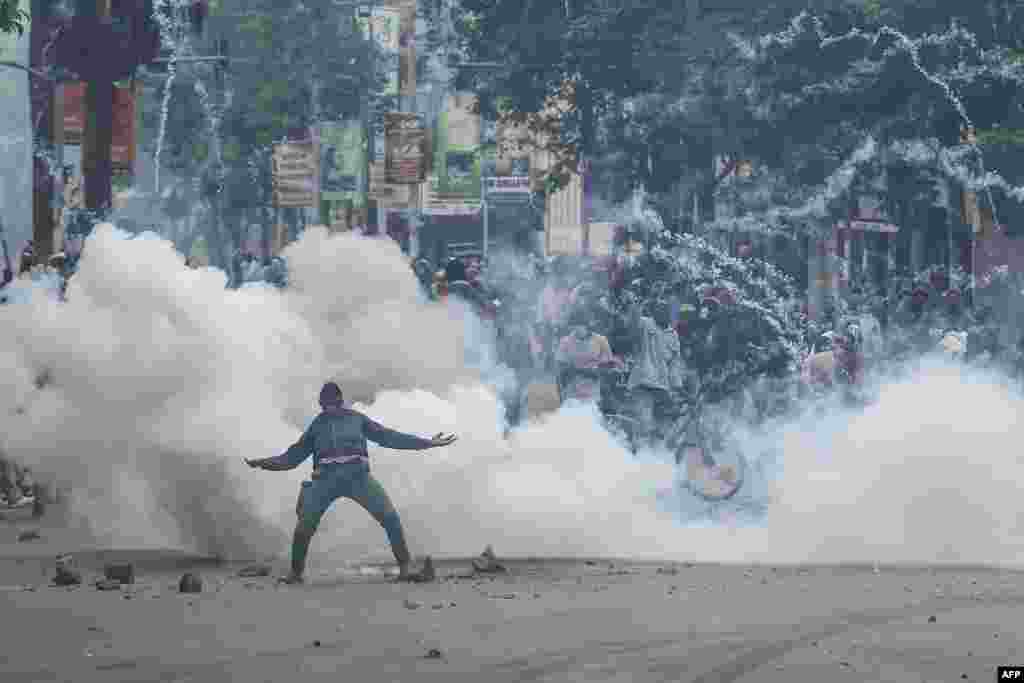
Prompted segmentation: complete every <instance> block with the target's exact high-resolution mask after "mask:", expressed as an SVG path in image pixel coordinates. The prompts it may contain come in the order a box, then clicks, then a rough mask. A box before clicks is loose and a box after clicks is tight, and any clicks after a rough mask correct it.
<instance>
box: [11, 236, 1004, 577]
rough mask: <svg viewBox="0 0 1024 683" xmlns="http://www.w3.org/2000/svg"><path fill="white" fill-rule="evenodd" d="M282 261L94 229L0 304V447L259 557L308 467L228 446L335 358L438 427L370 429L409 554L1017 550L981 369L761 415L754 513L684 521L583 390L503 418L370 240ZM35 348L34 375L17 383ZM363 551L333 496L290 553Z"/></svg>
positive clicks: (362, 392) (431, 314)
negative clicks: (389, 439) (875, 395)
mask: <svg viewBox="0 0 1024 683" xmlns="http://www.w3.org/2000/svg"><path fill="white" fill-rule="evenodd" d="M287 256H288V259H289V263H290V269H291V278H292V282H293V283H294V288H293V289H290V290H285V291H283V292H282V291H279V290H276V289H273V288H269V287H267V288H263V287H249V288H245V289H243V290H238V291H229V290H225V289H224V282H225V277H224V275H223V274H222V273H220V272H219V271H216V270H199V271H193V270H188V269H186V268H185V267H184V264H183V260H182V257H181V256H180V255H178V254H176V253H175V252H174V251H173V249H172V248H171V246H170V245H169V243H167V242H165V241H163V240H160V239H158V238H155V237H153V236H142V237H137V238H129V237H128V236H126V235H124V234H121V233H118V232H117V231H115V230H114V229H112V228H111V227H110V226H101V227H99V228H98V230H97V231H96V233H95V234H94V235H93V236H92V237H91V238H90V240H89V243H88V245H87V249H86V251H85V255H84V257H83V261H82V266H81V271H80V272H79V274H78V275H77V276H76V277H75V278H74V280H73V282H72V283H71V286H70V287H69V291H68V295H69V301H68V302H67V303H65V304H57V303H55V302H52V301H50V300H48V299H47V298H46V297H36V298H34V299H33V300H32V301H31V302H30V303H20V304H15V305H9V306H3V307H0V329H3V330H4V334H3V335H2V336H0V363H3V367H4V369H5V372H3V373H2V374H0V426H2V429H0V447H2V448H3V450H4V451H6V452H7V453H8V454H10V455H12V456H14V457H16V458H19V459H21V460H23V461H25V462H27V463H30V464H33V465H35V467H36V468H37V470H39V472H40V473H46V472H52V473H54V474H56V475H58V476H59V477H60V478H62V479H63V480H66V481H68V482H69V483H70V484H72V486H73V488H74V492H75V498H74V511H75V512H76V513H77V514H78V515H79V516H80V517H81V518H84V519H85V520H87V521H88V523H89V527H90V528H91V529H92V531H93V533H94V535H95V537H96V539H97V541H98V542H100V543H103V544H106V545H114V546H122V547H124V546H130V547H140V546H163V547H180V548H186V549H195V550H201V551H204V552H219V553H223V554H226V555H229V556H230V555H243V554H257V555H269V554H275V555H276V554H282V553H284V552H285V551H286V548H287V537H288V533H289V532H290V530H291V528H292V526H293V524H294V521H295V517H294V504H295V499H296V496H297V494H298V488H299V487H298V484H299V482H300V481H301V479H302V478H304V477H305V476H307V475H308V469H306V468H307V467H308V466H309V465H308V464H307V465H305V466H304V467H303V469H301V470H296V471H293V472H289V473H268V472H262V471H256V470H250V469H249V468H247V467H246V466H245V465H244V464H243V463H242V457H263V456H267V455H274V454H277V453H279V452H281V451H282V450H283V449H284V448H285V447H286V446H288V445H289V444H290V443H292V442H293V441H294V440H295V439H296V438H297V437H298V435H299V433H300V430H301V429H302V427H303V426H304V425H305V423H306V422H308V420H309V419H310V418H311V417H312V416H313V415H314V411H315V410H316V394H317V390H318V388H319V385H320V383H321V382H322V381H323V380H325V379H328V378H333V379H337V380H339V381H340V382H341V383H342V386H343V388H345V389H346V390H347V393H348V396H349V398H351V399H353V400H356V401H360V402H361V404H362V405H361V407H362V408H363V409H364V410H366V412H367V413H368V414H369V415H370V416H371V417H373V418H374V419H377V420H379V421H381V422H383V423H384V424H387V425H388V426H391V427H393V428H396V429H399V430H402V431H408V432H413V433H418V434H423V435H427V434H433V433H435V432H438V431H453V432H456V433H458V434H459V435H460V440H459V441H458V442H456V444H454V445H453V446H452V447H449V448H446V449H438V450H431V451H426V452H408V451H386V450H383V449H373V453H372V458H373V467H374V471H375V475H376V476H377V477H378V478H379V479H380V481H381V482H382V483H383V484H384V486H385V487H386V488H387V489H388V491H389V493H390V495H391V497H392V499H393V500H394V502H395V504H396V506H397V507H398V509H399V510H400V512H401V513H402V516H403V522H404V525H405V527H406V533H407V536H408V537H409V541H410V545H411V548H412V550H413V552H414V553H416V554H423V553H431V554H435V555H466V554H474V553H477V552H479V551H480V549H481V548H482V547H483V546H484V545H485V544H488V543H492V544H494V545H495V547H496V549H497V550H498V551H499V553H504V554H508V555H560V556H566V555H614V556H631V557H637V558H639V557H644V558H677V559H693V560H703V561H762V562H805V561H811V562H830V561H865V562H873V561H880V562H886V561H900V562H921V563H932V562H972V563H1002V564H1014V563H1016V562H1018V559H1017V558H1018V557H1019V556H1020V555H1021V551H1022V550H1024V540H1022V539H1024V535H1022V534H1021V533H1020V531H1021V530H1020V529H1018V528H1017V526H1018V525H1019V523H1018V521H1017V520H1018V515H1017V510H1016V507H1017V505H1016V502H1015V501H1016V496H1015V495H1014V494H1015V493H1016V485H1015V483H1014V482H1016V481H1017V480H1018V479H1019V478H1020V477H1021V476H1022V475H1024V463H1022V461H1021V459H1020V458H1019V457H1018V456H1017V455H1016V453H1015V451H1014V449H1013V448H1012V445H1013V444H1014V443H1015V442H1016V441H1019V440H1020V439H1019V438H1018V435H1017V434H1016V432H1017V431H1018V429H1019V428H1018V427H1017V426H1016V420H1015V417H1016V412H1017V410H1018V408H1019V405H1020V402H1019V398H1018V397H1017V396H1016V395H1014V394H1011V393H1009V392H1008V391H1007V390H1006V389H1005V388H1002V387H1001V385H1000V384H999V383H998V382H996V381H995V380H993V379H992V378H984V377H975V376H970V375H965V374H963V372H962V371H961V370H958V369H953V368H947V367H942V366H934V367H927V368H925V369H924V370H922V371H921V372H919V373H917V374H916V375H915V376H914V378H913V381H911V380H909V379H908V380H901V381H896V382H893V383H890V384H888V385H885V386H884V387H883V389H882V391H881V393H880V400H879V401H878V403H877V404H876V405H874V406H872V407H870V408H868V409H867V410H865V411H864V412H862V413H860V414H855V415H849V414H846V415H842V414H831V415H830V416H827V417H820V416H814V417H811V418H808V419H806V420H803V421H801V420H797V421H794V422H792V423H790V424H787V425H784V426H782V427H780V428H778V429H776V430H773V431H772V432H770V433H767V434H762V435H761V436H760V437H759V438H758V439H752V440H751V441H750V444H749V445H750V452H751V453H755V452H760V451H761V450H766V451H778V452H782V453H783V454H784V457H783V458H782V459H781V461H780V462H781V469H780V470H779V471H778V472H775V471H774V470H772V469H771V468H769V469H768V470H767V472H768V473H769V475H770V476H769V478H768V479H767V480H765V481H758V482H755V483H756V484H757V486H759V487H761V490H760V491H759V493H758V495H762V494H763V495H764V496H765V497H766V498H770V499H771V501H772V502H771V504H770V506H769V512H768V516H767V518H766V519H765V520H764V521H763V522H761V523H760V524H757V525H754V526H750V527H736V526H728V525H726V526H723V525H711V524H707V523H703V524H702V525H701V524H695V523H690V524H687V523H684V522H683V521H681V520H680V511H679V508H677V507H673V503H672V501H671V499H670V498H666V497H665V496H664V495H662V494H663V493H664V491H665V490H666V489H670V488H671V486H672V482H673V470H672V467H671V466H669V465H667V464H664V463H663V462H659V461H658V460H657V459H656V458H654V457H645V458H640V459H636V458H634V457H633V456H631V455H630V454H629V453H627V452H626V451H625V450H623V449H622V448H621V447H620V446H619V445H617V444H616V443H615V442H614V441H612V440H611V439H610V438H609V437H608V436H607V435H606V434H605V433H604V432H603V430H602V429H601V428H600V427H599V425H598V422H597V417H596V415H595V414H594V413H592V412H588V411H587V410H586V409H584V408H580V407H575V408H565V409H563V410H562V411H561V412H559V413H557V414H554V415H551V416H549V417H548V418H547V419H545V420H542V421H540V422H538V423H536V424H531V425H528V426H526V427H525V428H522V429H520V430H518V431H515V432H513V433H512V434H511V435H510V437H509V438H508V439H505V438H504V437H503V435H502V429H501V423H500V419H499V415H500V412H501V411H500V407H499V402H498V399H497V398H496V394H495V391H494V390H492V389H490V388H488V387H487V386H485V385H484V384H481V382H480V381H479V378H478V373H477V371H473V370H468V369H466V367H465V363H464V359H463V345H464V343H465V337H466V335H467V334H469V335H474V334H475V333H474V332H473V331H472V328H467V326H466V325H465V324H464V323H465V321H464V319H463V317H462V316H463V313H461V312H459V311H457V310H455V309H449V308H448V307H447V306H444V305H440V304H425V303H423V302H421V301H420V299H419V298H418V295H417V293H416V284H415V281H414V278H413V275H412V273H411V271H410V269H409V268H408V266H407V264H406V263H405V262H404V261H403V259H402V258H401V256H400V254H399V252H398V250H397V248H396V247H395V246H394V245H392V244H390V243H389V242H387V241H383V240H375V239H368V238H361V237H356V236H350V235H345V236H328V235H327V234H326V233H325V232H323V231H315V230H313V231H309V232H308V233H307V234H306V235H305V236H304V237H303V238H302V239H301V240H300V241H299V242H297V243H296V244H295V245H293V246H292V247H290V248H289V251H288V252H287ZM467 329H468V330H469V331H467ZM43 369H46V370H48V371H49V372H50V374H51V376H52V384H51V385H49V386H47V387H45V388H44V389H42V390H38V389H36V388H35V386H34V384H33V382H34V380H35V378H36V377H37V376H38V375H39V373H40V372H41V371H42V370H43ZM485 374H488V375H490V374H492V373H491V372H490V371H488V372H487V373H485ZM371 400H372V403H369V402H370V401H371ZM680 504H681V503H680ZM686 509H687V510H688V511H689V513H690V514H694V515H696V518H698V519H699V518H700V517H701V515H702V513H703V511H702V510H701V506H699V505H696V504H694V503H693V501H692V499H691V500H689V501H688V502H686ZM371 555H372V556H377V557H381V556H382V557H388V556H389V553H388V551H387V546H386V543H385V536H384V533H383V531H382V530H381V529H379V528H378V527H377V526H376V524H375V523H374V522H373V521H372V520H371V519H370V518H369V517H368V516H367V515H366V514H365V513H364V512H363V511H362V510H359V509H358V508H357V507H356V506H355V505H354V504H352V503H348V502H339V503H338V504H337V505H336V506H335V507H334V508H333V509H332V510H331V511H329V512H328V514H327V516H326V517H325V520H324V523H323V525H322V526H321V531H320V533H319V534H318V536H317V540H316V541H315V543H314V548H313V554H312V556H311V564H312V567H313V568H316V567H317V566H318V565H319V566H321V567H323V566H333V565H334V564H336V563H339V562H342V561H347V560H355V559H360V558H364V557H367V556H371Z"/></svg>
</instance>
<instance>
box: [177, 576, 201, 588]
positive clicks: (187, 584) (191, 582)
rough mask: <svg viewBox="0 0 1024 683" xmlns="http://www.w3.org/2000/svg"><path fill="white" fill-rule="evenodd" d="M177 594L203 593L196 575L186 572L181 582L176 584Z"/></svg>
mask: <svg viewBox="0 0 1024 683" xmlns="http://www.w3.org/2000/svg"><path fill="white" fill-rule="evenodd" d="M178 592H179V593H202V592H203V581H202V579H200V578H199V577H198V576H197V575H196V574H193V573H191V572H188V573H186V574H184V575H182V577H181V581H179V582H178Z"/></svg>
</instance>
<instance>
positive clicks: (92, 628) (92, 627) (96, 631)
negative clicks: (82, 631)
mask: <svg viewBox="0 0 1024 683" xmlns="http://www.w3.org/2000/svg"><path fill="white" fill-rule="evenodd" d="M88 630H90V631H92V632H93V633H98V632H99V630H100V627H99V626H90V627H89V629H88Z"/></svg>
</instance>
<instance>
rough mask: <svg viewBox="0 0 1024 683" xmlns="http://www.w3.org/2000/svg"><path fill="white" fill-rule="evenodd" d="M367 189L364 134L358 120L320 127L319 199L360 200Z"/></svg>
mask: <svg viewBox="0 0 1024 683" xmlns="http://www.w3.org/2000/svg"><path fill="white" fill-rule="evenodd" d="M365 187H366V134H365V132H364V131H363V126H362V124H361V123H359V122H358V121H347V122H345V123H328V124H324V125H323V126H321V128H320V198H321V199H322V200H325V201H341V200H353V201H359V202H361V201H362V195H363V192H364V189H365Z"/></svg>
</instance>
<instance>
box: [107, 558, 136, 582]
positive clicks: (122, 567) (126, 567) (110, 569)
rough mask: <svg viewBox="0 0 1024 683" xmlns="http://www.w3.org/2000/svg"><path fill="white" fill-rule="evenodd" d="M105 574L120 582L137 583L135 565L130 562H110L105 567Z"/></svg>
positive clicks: (108, 577)
mask: <svg viewBox="0 0 1024 683" xmlns="http://www.w3.org/2000/svg"><path fill="white" fill-rule="evenodd" d="M103 576H104V578H107V579H110V580H111V581H118V582H120V583H135V567H133V566H132V565H131V563H129V562H120V563H116V564H108V565H105V566H104V567H103Z"/></svg>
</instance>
